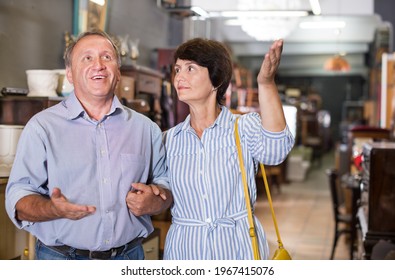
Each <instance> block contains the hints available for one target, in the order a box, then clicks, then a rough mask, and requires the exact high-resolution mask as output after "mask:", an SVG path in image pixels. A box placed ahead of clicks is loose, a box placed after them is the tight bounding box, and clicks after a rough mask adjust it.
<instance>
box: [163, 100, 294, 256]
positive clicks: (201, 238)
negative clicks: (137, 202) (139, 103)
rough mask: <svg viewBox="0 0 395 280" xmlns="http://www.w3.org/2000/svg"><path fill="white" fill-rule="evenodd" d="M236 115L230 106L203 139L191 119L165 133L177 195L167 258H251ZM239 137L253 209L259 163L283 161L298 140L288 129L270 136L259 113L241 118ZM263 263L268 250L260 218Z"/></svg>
mask: <svg viewBox="0 0 395 280" xmlns="http://www.w3.org/2000/svg"><path fill="white" fill-rule="evenodd" d="M235 120H236V116H235V115H233V114H232V113H231V112H230V111H229V110H228V109H227V108H226V107H222V111H221V113H220V115H219V116H218V118H217V120H216V121H215V123H214V124H213V125H212V126H210V127H209V128H207V129H205V131H204V132H203V135H202V138H201V139H199V137H198V136H197V135H196V133H195V131H194V130H193V129H192V127H191V126H190V118H189V116H188V117H187V118H186V120H185V121H184V122H183V123H180V124H178V125H177V126H175V127H173V128H172V129H170V130H168V131H167V132H166V135H165V145H166V152H167V165H168V172H169V179H170V188H171V190H172V192H173V196H174V205H173V207H172V209H171V213H172V217H173V221H172V225H171V227H170V229H169V231H168V234H167V237H166V243H165V251H164V259H177V260H207V259H209V260H210V259H215V260H238V259H240V260H246V259H253V254H252V246H251V239H250V236H249V233H248V228H249V225H248V219H247V211H246V205H245V198H244V191H243V185H242V179H241V173H240V168H239V163H238V158H237V150H236V144H235V135H234V123H235ZM239 130H240V137H241V142H242V148H243V156H244V163H245V166H246V170H247V176H248V184H249V189H250V196H251V201H252V205H254V203H255V201H256V185H255V179H254V177H255V173H256V171H257V167H258V165H257V161H260V162H263V163H264V164H268V165H276V164H279V163H281V162H282V161H283V160H284V159H285V158H286V156H287V154H288V153H289V151H290V150H291V148H292V146H293V144H294V138H293V136H292V134H291V133H290V131H289V129H288V127H287V128H286V129H284V131H282V132H277V133H272V132H268V131H265V130H264V129H263V128H262V125H261V120H260V115H259V114H258V113H249V114H245V115H242V116H241V117H240V120H239ZM254 218H255V223H256V229H257V236H258V240H259V247H260V253H261V258H262V259H267V258H268V257H269V248H268V244H267V241H266V237H265V232H264V230H263V228H262V225H261V224H260V222H259V221H258V219H257V218H256V217H254Z"/></svg>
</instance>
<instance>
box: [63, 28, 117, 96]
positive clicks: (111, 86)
mask: <svg viewBox="0 0 395 280" xmlns="http://www.w3.org/2000/svg"><path fill="white" fill-rule="evenodd" d="M66 74H67V79H68V80H69V81H70V82H71V83H72V84H73V85H74V91H75V94H76V95H77V97H83V98H85V99H90V98H97V97H108V96H112V94H113V93H114V90H115V86H116V85H117V82H118V81H119V79H120V76H121V74H120V70H119V65H118V60H117V56H116V52H115V50H114V48H113V47H112V45H111V43H110V41H108V40H107V39H106V38H104V37H101V36H99V35H90V36H87V37H85V38H82V39H81V40H80V41H79V42H78V43H77V44H76V45H75V47H74V49H73V52H72V56H71V67H67V68H66Z"/></svg>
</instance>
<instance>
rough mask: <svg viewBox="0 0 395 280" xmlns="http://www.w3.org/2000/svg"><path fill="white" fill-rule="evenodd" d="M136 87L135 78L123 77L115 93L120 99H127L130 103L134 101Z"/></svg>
mask: <svg viewBox="0 0 395 280" xmlns="http://www.w3.org/2000/svg"><path fill="white" fill-rule="evenodd" d="M134 85H135V79H134V78H133V77H128V76H121V80H120V81H119V83H118V85H117V87H116V91H115V93H116V95H117V96H118V98H119V99H122V98H125V99H126V101H128V102H130V101H132V100H133V99H134V95H135V89H134Z"/></svg>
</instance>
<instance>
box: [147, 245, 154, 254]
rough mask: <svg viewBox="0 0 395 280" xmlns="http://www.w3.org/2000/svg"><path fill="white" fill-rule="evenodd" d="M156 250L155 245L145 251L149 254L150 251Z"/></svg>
mask: <svg viewBox="0 0 395 280" xmlns="http://www.w3.org/2000/svg"><path fill="white" fill-rule="evenodd" d="M154 250H155V249H154V247H151V248H149V249H147V250H145V252H146V253H147V254H149V253H152V252H153V251H154Z"/></svg>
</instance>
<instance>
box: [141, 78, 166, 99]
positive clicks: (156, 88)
mask: <svg viewBox="0 0 395 280" xmlns="http://www.w3.org/2000/svg"><path fill="white" fill-rule="evenodd" d="M137 90H138V91H139V92H144V93H151V94H155V95H156V96H157V97H159V96H160V93H161V79H160V78H158V77H153V76H149V75H145V74H139V77H138V79H137Z"/></svg>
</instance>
